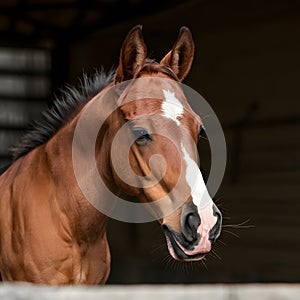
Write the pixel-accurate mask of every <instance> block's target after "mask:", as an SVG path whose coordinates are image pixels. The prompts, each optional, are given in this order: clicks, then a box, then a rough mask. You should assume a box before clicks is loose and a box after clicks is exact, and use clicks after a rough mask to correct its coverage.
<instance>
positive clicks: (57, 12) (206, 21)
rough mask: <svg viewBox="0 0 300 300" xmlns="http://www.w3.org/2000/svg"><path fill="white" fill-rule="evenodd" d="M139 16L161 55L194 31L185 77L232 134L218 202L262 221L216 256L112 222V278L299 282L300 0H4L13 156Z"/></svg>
mask: <svg viewBox="0 0 300 300" xmlns="http://www.w3.org/2000/svg"><path fill="white" fill-rule="evenodd" d="M136 24H143V26H144V27H143V28H144V29H143V31H144V38H145V40H146V43H147V45H148V50H149V55H150V57H153V58H157V59H158V60H159V59H161V58H162V56H163V55H164V54H165V53H167V51H169V49H170V48H171V47H172V45H173V42H174V41H175V39H176V37H177V34H178V30H179V28H180V27H181V26H182V25H186V26H188V27H189V28H190V29H191V31H192V34H193V36H194V40H195V43H196V56H195V61H194V64H193V67H192V70H191V72H190V74H189V76H188V77H187V79H186V81H185V83H186V84H188V85H189V86H190V87H192V88H193V89H195V90H197V91H198V92H199V93H201V95H203V96H204V97H205V99H206V100H207V101H208V102H209V103H210V105H211V106H212V107H213V109H214V111H215V113H216V114H217V116H218V117H219V119H220V121H221V124H222V126H223V129H224V132H225V135H226V140H227V147H228V161H227V170H226V175H225V178H224V181H223V184H222V186H221V188H220V190H219V192H218V195H217V196H216V200H217V202H218V205H219V206H220V207H221V209H222V210H223V213H224V215H225V216H227V217H230V219H226V220H225V224H239V223H243V222H244V221H247V220H249V221H248V223H247V225H254V226H253V227H252V228H243V229H234V228H224V230H223V234H222V236H221V241H222V243H219V244H218V246H217V248H216V249H215V253H213V254H212V255H211V256H210V257H208V259H207V261H206V263H205V264H206V266H204V265H202V264H201V263H198V264H193V265H181V264H178V263H175V262H173V261H172V260H170V259H169V258H168V254H167V249H166V246H165V242H164V237H163V235H162V233H161V230H160V228H159V226H158V225H157V224H156V223H149V224H141V225H134V224H126V223H121V222H117V221H111V222H110V224H109V228H108V231H109V240H110V245H111V251H112V271H111V276H110V279H109V283H167V282H172V283H173V282H186V283H191V282H298V281H299V280H300V259H299V253H300V238H299V233H300V231H299V225H300V220H299V213H300V204H299V192H300V191H299V174H300V160H299V150H300V140H299V129H300V124H299V123H300V122H299V116H300V109H299V103H298V102H299V86H300V81H299V80H300V59H299V53H300V2H299V1H292V0H286V1H284V0H282V1H279V0H265V1H263V0H252V1H250V0H248V1H240V0H226V1H225V0H224V1H221V0H202V1H201V0H193V1H192V0H189V1H156V0H153V1H145V0H127V1H118V0H105V1H96V0H94V1H82V0H53V1H50V0H35V1H33V0H19V1H17V0H6V1H4V0H1V1H0V158H1V164H4V163H5V162H8V161H9V160H10V157H9V154H8V148H9V147H11V146H12V145H13V144H14V143H15V142H16V140H17V139H18V137H19V136H20V134H22V132H23V130H24V129H25V128H26V127H27V124H28V121H29V120H30V119H32V118H38V117H39V114H40V111H41V110H42V109H43V108H45V107H46V105H47V104H49V103H50V102H51V99H53V94H59V89H60V88H61V87H63V86H64V85H65V83H69V84H75V85H76V84H78V77H80V76H81V74H82V71H85V72H87V73H89V74H90V73H92V72H93V71H94V69H95V68H99V67H101V66H104V68H106V69H110V68H111V66H113V65H114V66H116V65H117V62H118V55H119V50H120V47H121V44H122V41H123V39H124V37H125V35H126V34H127V32H128V30H129V29H130V28H131V27H132V26H134V25H136ZM207 147H208V145H207V144H206V145H205V141H203V148H204V149H205V148H207ZM204 165H205V163H204ZM205 171H206V172H209V166H206V170H205ZM237 236H239V237H237Z"/></svg>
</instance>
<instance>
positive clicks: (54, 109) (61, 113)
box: [11, 70, 114, 161]
mask: <svg viewBox="0 0 300 300" xmlns="http://www.w3.org/2000/svg"><path fill="white" fill-rule="evenodd" d="M113 77H114V72H112V71H111V72H109V73H105V72H104V71H103V70H101V71H99V72H96V73H95V74H94V75H93V76H91V77H88V76H87V75H83V79H82V80H81V85H80V87H79V88H74V87H70V86H68V87H66V89H65V90H64V91H63V93H62V97H61V98H56V99H55V101H54V103H53V105H52V106H51V107H50V108H48V109H47V110H46V111H44V112H43V114H42V115H43V119H42V120H41V121H39V122H34V123H33V124H32V129H31V130H30V131H28V132H27V133H26V134H25V135H24V136H23V137H22V138H21V140H20V142H19V143H18V144H17V146H15V147H14V148H13V149H12V150H11V153H12V156H13V160H14V161H15V160H17V159H18V158H20V157H21V156H23V155H25V154H27V153H28V152H30V151H31V150H33V149H35V148H36V147H38V146H40V145H42V144H44V143H45V142H47V141H48V140H49V139H50V138H51V137H52V136H53V135H54V134H55V133H56V132H57V131H58V130H59V129H60V128H62V127H63V126H64V125H65V124H66V123H67V122H68V121H69V120H70V119H72V118H73V117H74V116H75V115H76V114H77V113H78V112H79V110H80V109H81V108H82V107H83V106H84V104H86V103H87V102H88V101H89V100H90V99H92V98H93V97H94V96H95V95H96V94H98V93H99V92H100V91H101V90H102V89H103V88H104V87H105V86H107V85H108V84H109V83H110V82H111V81H112V80H113Z"/></svg>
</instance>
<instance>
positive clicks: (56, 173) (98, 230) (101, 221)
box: [45, 113, 118, 239]
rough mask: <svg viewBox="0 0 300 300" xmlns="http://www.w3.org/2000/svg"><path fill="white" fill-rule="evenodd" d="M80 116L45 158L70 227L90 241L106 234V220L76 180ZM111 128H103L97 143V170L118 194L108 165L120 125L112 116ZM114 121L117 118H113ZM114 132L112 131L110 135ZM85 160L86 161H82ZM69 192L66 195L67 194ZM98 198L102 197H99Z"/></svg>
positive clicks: (56, 139) (51, 143)
mask: <svg viewBox="0 0 300 300" xmlns="http://www.w3.org/2000/svg"><path fill="white" fill-rule="evenodd" d="M80 117H81V113H79V114H78V115H77V116H75V118H74V119H73V120H72V121H71V122H70V123H69V124H67V125H66V126H65V127H64V128H62V129H61V130H60V131H58V133H57V134H56V135H55V136H54V137H53V138H52V139H51V140H50V141H49V142H48V143H47V144H46V145H45V155H47V161H48V163H49V170H50V173H51V177H52V179H53V181H54V183H55V186H56V188H57V195H58V197H60V195H61V203H62V206H63V207H62V209H65V210H67V211H68V215H69V217H70V222H71V223H72V224H71V226H72V227H73V228H74V230H75V231H76V232H77V234H78V235H79V236H81V238H82V239H85V237H86V238H87V237H89V239H90V238H91V236H94V238H95V239H96V238H97V236H99V235H102V234H104V233H105V230H106V221H107V217H106V216H104V215H103V214H102V213H100V212H99V211H98V210H96V209H95V208H94V207H93V206H92V205H91V204H90V202H89V201H87V200H86V198H85V197H84V195H83V194H82V192H81V190H80V188H79V186H78V183H77V179H76V177H75V174H74V168H73V161H72V147H73V138H74V132H75V128H76V126H77V123H78V120H79V119H80ZM111 118H113V120H111V124H113V125H112V126H108V125H104V130H102V131H100V133H99V136H98V139H97V144H96V156H97V157H98V159H97V160H98V162H97V164H98V169H99V172H100V173H102V174H101V175H103V179H104V181H106V178H108V179H109V181H110V182H108V181H107V182H106V184H108V185H109V188H111V189H113V190H114V192H117V191H116V190H117V187H116V186H115V185H114V183H113V181H112V177H111V169H110V164H109V153H110V148H109V145H110V143H111V141H110V140H109V139H110V137H111V136H112V135H113V134H114V133H113V131H114V130H117V127H118V124H116V123H117V122H116V121H117V118H116V116H112V117H111ZM114 118H115V119H114ZM107 130H111V132H107ZM83 160H84V158H83ZM66 191H67V192H66ZM98 197H99V199H101V197H103V195H98Z"/></svg>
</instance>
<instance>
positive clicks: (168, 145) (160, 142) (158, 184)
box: [110, 26, 222, 261]
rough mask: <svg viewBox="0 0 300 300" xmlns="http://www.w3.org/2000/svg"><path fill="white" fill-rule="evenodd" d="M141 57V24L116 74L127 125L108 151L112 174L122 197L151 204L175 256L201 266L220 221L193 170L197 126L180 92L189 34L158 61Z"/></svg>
mask: <svg viewBox="0 0 300 300" xmlns="http://www.w3.org/2000/svg"><path fill="white" fill-rule="evenodd" d="M146 56H147V50H146V45H145V43H144V40H143V37H142V31H141V26H136V27H134V28H133V29H132V30H131V31H130V32H129V34H128V35H127V37H126V39H125V41H124V43H123V46H122V49H121V53H120V61H119V66H118V68H117V71H116V76H115V85H120V88H118V97H117V105H118V111H119V116H120V118H122V119H123V121H124V122H123V124H121V125H122V129H119V132H118V134H117V136H115V139H114V147H113V148H114V149H116V150H115V151H112V152H111V158H110V159H112V160H114V163H113V165H114V168H112V176H113V178H114V181H115V184H116V185H117V186H118V187H119V188H120V189H121V190H122V192H124V193H126V194H129V195H132V196H135V197H137V198H138V199H139V200H140V201H141V202H142V203H146V204H151V205H150V206H149V209H150V211H151V213H152V214H153V215H155V216H156V217H157V220H158V221H159V222H160V224H161V226H162V228H163V230H164V233H165V236H166V240H167V245H168V249H169V252H170V254H171V255H172V257H173V258H175V259H177V260H182V261H191V260H200V259H202V258H203V257H204V255H205V254H207V253H208V252H210V251H211V248H212V244H213V243H214V242H215V241H216V239H217V238H218V236H219V235H220V231H221V224H222V216H221V213H220V211H219V210H218V208H217V206H216V205H215V204H214V202H213V201H212V199H211V197H210V196H209V194H208V191H207V189H206V186H205V183H204V180H203V177H202V174H201V172H200V169H199V166H198V165H199V158H198V151H197V143H198V139H199V133H200V131H201V129H202V127H203V124H202V120H201V118H200V117H199V116H198V115H197V114H196V113H195V112H194V111H193V110H192V108H191V106H190V105H189V104H188V101H187V99H186V97H185V94H184V91H183V89H182V86H181V82H182V80H183V79H184V78H185V77H186V75H187V74H188V72H189V70H190V67H191V65H192V61H193V56H194V42H193V39H192V35H191V33H190V31H189V29H188V28H186V27H183V28H181V30H180V33H179V36H178V39H177V41H176V42H175V44H174V46H173V48H172V50H171V51H170V52H169V53H168V54H167V55H166V56H165V57H164V58H163V59H162V60H161V61H160V62H159V63H158V62H155V61H153V60H150V59H147V57H146ZM122 149H128V150H127V151H124V150H122Z"/></svg>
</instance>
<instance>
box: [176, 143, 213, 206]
mask: <svg viewBox="0 0 300 300" xmlns="http://www.w3.org/2000/svg"><path fill="white" fill-rule="evenodd" d="M181 149H182V152H183V159H184V161H185V163H186V174H185V179H186V182H187V184H188V185H189V187H190V189H191V196H192V200H193V203H194V204H195V205H196V206H197V207H198V209H204V208H205V207H207V206H208V205H209V204H211V203H212V199H211V197H210V196H209V194H208V191H207V189H206V185H205V183H204V180H203V177H202V174H201V172H200V169H199V167H198V165H197V163H196V162H195V161H194V160H193V159H192V158H191V157H190V155H189V153H188V152H187V150H186V149H185V147H184V145H183V144H181Z"/></svg>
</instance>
